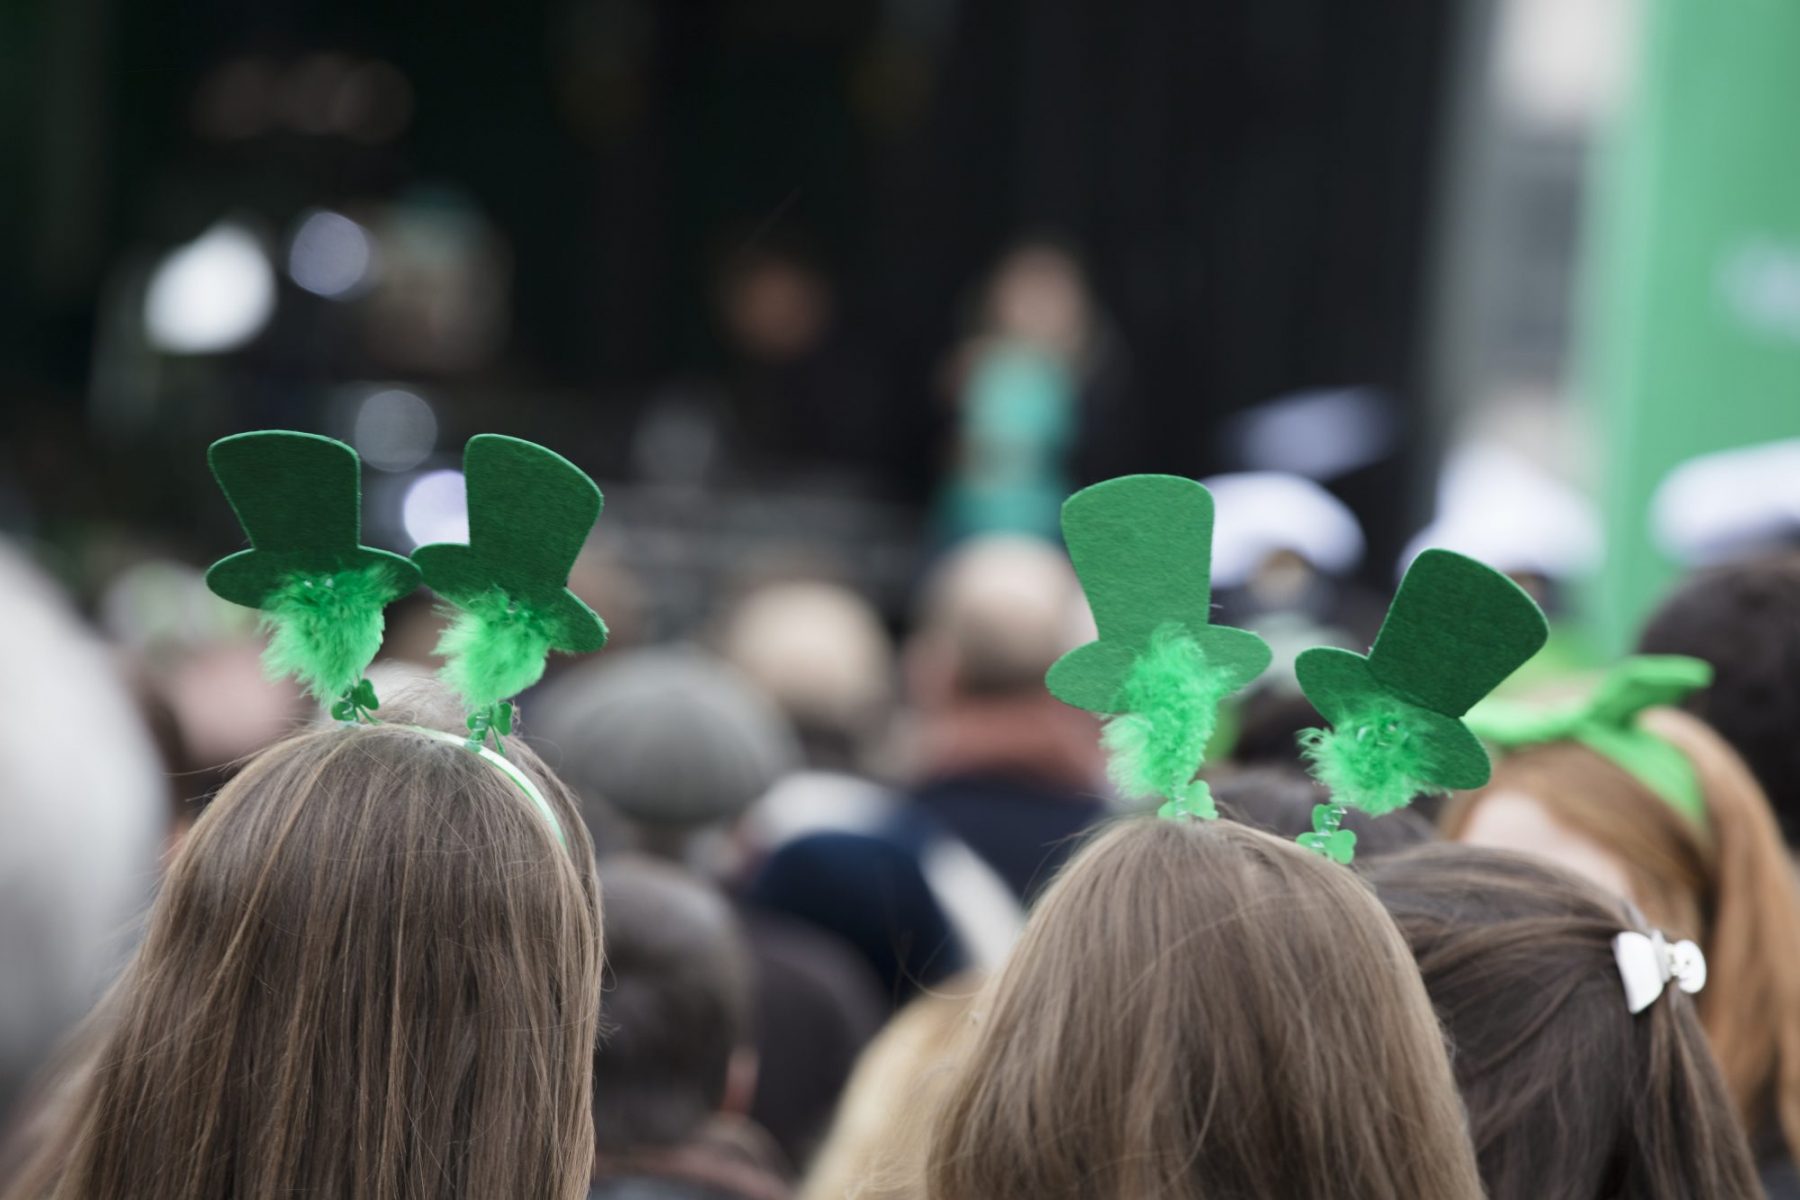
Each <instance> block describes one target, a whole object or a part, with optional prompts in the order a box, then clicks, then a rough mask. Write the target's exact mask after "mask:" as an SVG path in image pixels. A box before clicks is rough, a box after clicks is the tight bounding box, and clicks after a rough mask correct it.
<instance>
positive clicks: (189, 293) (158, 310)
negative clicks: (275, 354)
mask: <svg viewBox="0 0 1800 1200" xmlns="http://www.w3.org/2000/svg"><path fill="white" fill-rule="evenodd" d="M274 311H275V272H274V270H273V268H272V267H271V266H270V265H269V257H268V255H267V254H266V253H264V251H263V247H262V243H261V242H260V241H259V240H258V239H257V237H256V235H255V234H253V233H251V232H250V230H248V229H246V228H245V227H244V226H242V225H240V224H238V223H236V222H233V221H220V222H219V223H218V224H216V225H214V226H213V227H212V228H211V229H208V230H207V231H206V232H205V233H203V234H201V235H200V236H199V237H198V238H196V239H194V240H193V241H192V242H189V243H188V244H187V245H185V246H180V247H177V248H176V249H175V250H173V251H171V252H170V253H169V255H168V257H166V258H164V259H163V261H162V262H161V263H160V264H159V265H158V266H157V268H156V271H155V273H154V274H153V275H152V276H151V277H150V286H149V289H148V291H147V292H146V293H145V296H144V327H145V332H146V333H147V334H148V335H149V338H150V342H151V344H152V345H153V346H155V347H156V348H157V349H159V350H165V351H168V352H169V353H171V354H218V353H222V352H224V351H226V350H235V349H237V348H238V347H239V346H242V345H244V344H245V343H246V342H248V341H250V340H251V339H252V338H254V337H255V336H256V335H257V334H258V333H260V332H262V328H263V326H264V325H266V324H268V321H269V317H270V316H271V315H273V314H274Z"/></svg>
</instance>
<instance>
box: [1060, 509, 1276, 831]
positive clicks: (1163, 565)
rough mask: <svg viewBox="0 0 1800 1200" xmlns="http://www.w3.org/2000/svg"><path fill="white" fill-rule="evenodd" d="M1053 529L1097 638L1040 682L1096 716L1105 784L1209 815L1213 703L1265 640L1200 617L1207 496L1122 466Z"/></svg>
mask: <svg viewBox="0 0 1800 1200" xmlns="http://www.w3.org/2000/svg"><path fill="white" fill-rule="evenodd" d="M1062 527H1063V537H1064V540H1065V541H1066V542H1067V543H1068V547H1069V557H1070V558H1071V560H1072V561H1073V562H1074V564H1075V573H1076V574H1077V575H1078V576H1079V577H1080V579H1081V587H1082V590H1083V591H1084V592H1085V593H1086V595H1087V600H1088V606H1089V607H1090V608H1091V609H1092V610H1093V614H1094V624H1095V626H1096V627H1097V628H1098V630H1099V633H1100V636H1099V639H1098V640H1096V641H1093V642H1089V643H1088V644H1087V645H1085V646H1080V647H1077V648H1076V649H1074V650H1071V651H1070V652H1069V653H1068V654H1066V655H1064V656H1063V657H1062V658H1061V659H1060V660H1059V661H1058V662H1057V663H1056V664H1055V665H1054V666H1053V667H1051V668H1050V672H1049V675H1048V676H1047V677H1046V682H1047V683H1048V685H1049V687H1050V691H1051V692H1052V693H1053V694H1054V695H1055V696H1056V697H1057V699H1059V700H1061V701H1063V702H1064V703H1065V704H1071V705H1073V706H1075V707H1076V708H1083V709H1087V710H1088V711H1089V712H1096V713H1102V714H1105V715H1107V716H1108V718H1109V720H1108V721H1107V723H1106V731H1105V735H1104V737H1105V742H1106V746H1107V750H1108V752H1109V756H1110V768H1111V773H1112V777H1113V780H1114V782H1115V783H1116V784H1117V785H1118V786H1119V787H1120V789H1121V790H1122V791H1124V792H1126V793H1127V794H1129V795H1132V796H1145V795H1156V796H1161V797H1163V799H1164V801H1165V803H1164V804H1163V805H1162V807H1161V809H1159V813H1160V814H1161V815H1163V816H1166V817H1173V816H1195V817H1207V818H1210V817H1214V816H1217V815H1218V814H1217V810H1216V809H1215V807H1214V805H1213V800H1212V794H1211V793H1210V791H1209V790H1208V789H1207V786H1206V783H1205V782H1204V781H1203V780H1199V779H1196V778H1195V775H1196V774H1197V773H1198V772H1199V769H1200V767H1201V765H1202V764H1203V763H1204V762H1205V758H1206V748H1207V743H1208V742H1209V741H1211V739H1212V735H1213V730H1214V728H1215V726H1216V724H1217V720H1218V707H1219V703H1220V701H1222V700H1223V699H1224V698H1225V697H1226V696H1228V695H1230V694H1231V693H1232V692H1234V691H1236V690H1237V689H1239V688H1241V687H1243V686H1244V685H1245V684H1247V683H1249V682H1250V681H1251V680H1253V679H1255V678H1256V677H1257V676H1258V675H1260V674H1261V673H1262V672H1263V670H1264V668H1266V667H1267V666H1268V665H1269V658H1270V654H1269V647H1268V646H1267V645H1265V644H1264V642H1263V640H1262V639H1261V638H1259V637H1257V636H1256V635H1255V634H1253V633H1250V632H1247V631H1246V630H1242V629H1231V628H1228V627H1226V626H1220V625H1214V624H1213V623H1212V527H1213V502H1212V496H1211V494H1210V493H1208V492H1207V490H1206V489H1205V488H1204V487H1202V486H1200V485H1199V484H1198V483H1195V482H1194V481H1193V480H1191V479H1183V478H1180V477H1178V476H1173V475H1127V476H1124V477H1122V478H1119V479H1111V480H1108V481H1106V482H1105V483H1097V484H1095V485H1094V486H1093V487H1090V488H1086V489H1084V490H1082V491H1080V492H1077V493H1076V494H1075V495H1073V496H1071V497H1069V499H1068V501H1067V502H1066V503H1065V504H1064V505H1063V510H1062Z"/></svg>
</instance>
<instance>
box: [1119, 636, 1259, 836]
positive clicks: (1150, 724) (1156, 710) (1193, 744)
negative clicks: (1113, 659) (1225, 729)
mask: <svg viewBox="0 0 1800 1200" xmlns="http://www.w3.org/2000/svg"><path fill="white" fill-rule="evenodd" d="M1230 692H1231V683H1230V680H1229V678H1227V677H1226V676H1225V675H1224V674H1222V673H1221V672H1218V671H1215V670H1213V669H1211V668H1210V667H1209V666H1208V665H1207V662H1206V656H1205V654H1204V653H1202V652H1201V649H1200V647H1199V645H1198V644H1197V643H1196V642H1195V641H1194V639H1193V637H1192V636H1190V635H1189V634H1187V633H1185V632H1183V631H1182V630H1181V628H1180V627H1179V626H1176V625H1167V626H1164V627H1163V628H1161V629H1159V630H1157V631H1156V634H1155V635H1154V636H1153V637H1152V638H1151V639H1150V645H1149V646H1148V647H1147V648H1146V649H1145V650H1144V652H1143V653H1142V654H1140V655H1139V656H1138V659H1137V661H1136V662H1135V663H1133V664H1132V667H1131V673H1130V674H1129V675H1127V676H1126V678H1125V688H1124V692H1123V694H1122V695H1121V696H1120V698H1119V707H1120V709H1121V710H1122V711H1121V712H1120V713H1119V714H1118V715H1117V716H1114V717H1110V718H1108V720H1107V722H1106V729H1105V732H1104V733H1103V734H1102V735H1101V736H1102V741H1103V742H1104V743H1105V745H1106V749H1107V752H1108V755H1109V761H1108V764H1107V769H1108V773H1109V774H1110V775H1111V776H1112V780H1113V783H1114V784H1115V785H1117V786H1118V788H1119V790H1120V791H1121V792H1123V793H1124V794H1125V795H1127V796H1131V797H1138V796H1148V795H1156V796H1162V797H1164V798H1165V799H1167V800H1169V801H1172V802H1173V807H1174V809H1175V810H1176V811H1179V812H1183V813H1189V814H1192V815H1194V816H1202V817H1212V816H1216V815H1217V813H1216V810H1215V809H1214V808H1213V802H1212V794H1211V793H1210V792H1209V791H1208V790H1207V787H1206V784H1205V783H1204V782H1202V781H1200V780H1197V779H1195V778H1194V776H1195V775H1196V774H1197V773H1198V772H1199V770H1200V766H1201V764H1202V763H1204V762H1205V761H1206V748H1207V745H1208V743H1210V742H1211V741H1212V736H1213V730H1214V729H1216V728H1217V727H1218V723H1219V702H1220V701H1222V700H1223V699H1224V698H1225V697H1226V696H1227V695H1228V694H1230ZM1164 807H1165V808H1168V807H1170V806H1167V805H1165V806H1164Z"/></svg>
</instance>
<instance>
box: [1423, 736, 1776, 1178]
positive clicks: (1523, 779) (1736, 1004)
mask: <svg viewBox="0 0 1800 1200" xmlns="http://www.w3.org/2000/svg"><path fill="white" fill-rule="evenodd" d="M1641 721H1642V723H1643V725H1644V727H1645V728H1647V729H1649V730H1651V731H1652V732H1654V733H1656V734H1658V735H1659V736H1661V737H1662V738H1664V739H1665V740H1667V741H1668V742H1669V743H1670V744H1671V745H1673V746H1675V747H1676V749H1678V750H1680V751H1681V752H1682V753H1683V754H1684V755H1685V756H1686V757H1687V759H1688V760H1689V762H1690V763H1691V764H1692V765H1693V768H1694V774H1695V778H1696V779H1697V781H1698V783H1699V785H1700V791H1701V795H1702V798H1703V800H1704V803H1705V820H1704V823H1703V824H1702V823H1699V822H1696V821H1693V820H1691V819H1689V818H1688V817H1685V816H1683V815H1682V814H1681V813H1679V812H1677V811H1676V809H1675V808H1674V807H1673V806H1672V805H1671V804H1670V803H1669V802H1668V801H1666V800H1664V799H1663V798H1662V797H1660V796H1659V795H1658V794H1657V793H1656V792H1654V791H1652V790H1651V789H1650V788H1649V787H1648V786H1646V785H1645V784H1644V783H1642V782H1640V781H1639V780H1638V779H1637V777H1635V776H1634V775H1632V774H1631V773H1630V772H1628V771H1626V770H1625V769H1624V768H1623V767H1621V766H1619V765H1618V764H1616V763H1614V762H1612V761H1611V760H1610V759H1608V758H1606V757H1604V756H1603V755H1601V754H1600V753H1599V752H1597V751H1595V750H1593V749H1590V748H1589V747H1587V746H1586V745H1583V744H1580V743H1577V742H1572V741H1558V742H1547V743H1543V744H1540V745H1534V746H1528V747H1525V748H1523V749H1520V750H1517V751H1514V752H1513V753H1510V754H1507V755H1505V756H1503V757H1502V758H1501V759H1500V761H1499V762H1498V763H1497V764H1496V766H1495V769H1494V777H1493V780H1492V781H1491V782H1490V783H1489V785H1488V786H1487V787H1486V788H1484V789H1483V790H1481V791H1479V792H1474V793H1470V794H1468V795H1465V796H1462V797H1459V798H1458V799H1457V800H1456V801H1455V802H1453V803H1452V804H1451V805H1450V806H1449V807H1448V808H1447V809H1446V810H1445V814H1444V829H1445V833H1446V834H1447V835H1448V836H1450V837H1452V838H1455V839H1457V840H1460V841H1465V842H1469V843H1472V844H1475V845H1485V846H1491V847H1495V848H1498V849H1509V850H1523V851H1527V852H1529V853H1533V854H1536V855H1539V856H1541V857H1546V858H1550V859H1553V860H1555V861H1557V862H1558V863H1559V865H1561V866H1564V867H1566V868H1568V869H1571V870H1573V871H1575V872H1576V873H1577V874H1581V875H1584V876H1586V877H1587V878H1589V879H1591V880H1592V881H1594V882H1596V883H1599V884H1601V885H1602V886H1604V887H1607V888H1609V889H1610V890H1612V891H1614V892H1615V893H1617V894H1621V895H1623V896H1624V897H1625V898H1626V899H1629V900H1631V901H1632V902H1633V903H1635V904H1636V905H1637V906H1638V907H1639V908H1640V909H1642V910H1643V913H1644V915H1645V917H1646V918H1647V919H1648V920H1649V921H1650V923H1651V924H1653V925H1655V926H1657V927H1658V928H1661V929H1663V930H1665V931H1667V932H1668V933H1669V934H1671V935H1673V936H1678V937H1687V938H1693V939H1694V940H1696V941H1697V942H1699V943H1700V945H1701V947H1702V948H1703V949H1704V950H1705V952H1706V957H1707V961H1708V964H1709V967H1710V970H1711V974H1712V978H1713V979H1714V981H1715V983H1714V986H1713V987H1710V988H1708V989H1707V990H1706V991H1705V992H1703V993H1702V994H1701V995H1700V997H1699V1010H1700V1018H1701V1022H1702V1024H1703V1025H1704V1026H1705V1028H1706V1032H1707V1035H1708V1037H1709V1038H1710V1040H1711V1042H1712V1047H1713V1052H1714V1054H1715V1055H1716V1056H1717V1058H1718V1060H1719V1065H1720V1067H1721V1068H1722V1070H1723V1072H1724V1076H1725V1081H1726V1084H1727V1086H1728V1087H1729V1088H1730V1091H1731V1094H1732V1097H1733V1099H1734V1100H1735V1102H1736V1103H1737V1105H1738V1109H1739V1112H1740V1113H1741V1114H1742V1115H1743V1116H1744V1118H1745V1120H1746V1121H1747V1122H1749V1124H1750V1127H1751V1129H1752V1131H1753V1132H1758V1131H1760V1130H1761V1129H1763V1128H1764V1127H1766V1126H1768V1125H1769V1124H1770V1122H1771V1118H1774V1119H1777V1120H1778V1121H1779V1124H1780V1127H1781V1129H1782V1131H1783V1132H1784V1133H1785V1135H1786V1139H1787V1142H1788V1144H1789V1145H1790V1146H1792V1147H1795V1148H1797V1149H1800V891H1797V890H1796V887H1795V882H1794V877H1793V868H1792V865H1791V864H1790V862H1789V861H1788V858H1787V854H1786V852H1785V850H1784V848H1783V845H1782V841H1781V835H1780V832H1779V831H1778V829H1777V828H1776V825H1775V820H1774V817H1773V816H1772V815H1771V813H1770V811H1769V806H1768V802H1767V801H1766V800H1765V799H1764V798H1763V795H1762V792H1761V791H1760V790H1759V789H1758V787H1757V785H1756V781H1755V780H1754V779H1753V778H1752V777H1751V775H1750V773H1749V771H1748V770H1747V769H1746V768H1745V767H1744V765H1743V762H1742V761H1741V760H1740V759H1739V758H1738V757H1737V755H1735V754H1734V753H1733V752H1732V751H1731V749H1730V748H1729V747H1728V746H1727V745H1726V744H1725V743H1724V742H1723V741H1722V740H1720V738H1719V737H1718V735H1717V734H1714V733H1713V732H1712V731H1711V730H1710V729H1708V728H1707V727H1706V726H1705V725H1703V724H1701V723H1700V722H1699V721H1697V720H1695V719H1694V718H1692V717H1689V716H1687V715H1685V714H1683V713H1680V712H1676V711H1673V710H1669V709H1652V710H1650V711H1648V712H1646V713H1645V714H1644V715H1643V716H1642V718H1641ZM1724 981H1729V982H1728V983H1727V982H1724Z"/></svg>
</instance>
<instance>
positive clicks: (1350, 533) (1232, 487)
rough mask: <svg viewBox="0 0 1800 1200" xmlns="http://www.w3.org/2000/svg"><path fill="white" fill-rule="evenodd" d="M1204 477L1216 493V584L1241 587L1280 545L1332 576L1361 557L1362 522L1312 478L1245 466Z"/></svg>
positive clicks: (1344, 569)
mask: <svg viewBox="0 0 1800 1200" xmlns="http://www.w3.org/2000/svg"><path fill="white" fill-rule="evenodd" d="M1201 482H1202V483H1204V484H1205V485H1206V487H1207V490H1208V491H1210V492H1212V497H1213V545H1212V581H1213V586H1214V587H1221V588H1232V587H1241V586H1242V585H1243V584H1245V583H1247V582H1248V581H1249V580H1250V578H1251V576H1253V575H1254V574H1255V573H1256V571H1257V568H1259V567H1260V566H1262V564H1263V563H1264V562H1265V561H1267V559H1268V557H1269V556H1270V555H1271V554H1274V553H1276V552H1278V551H1282V550H1288V551H1292V552H1293V553H1295V554H1298V555H1299V556H1300V557H1301V558H1304V559H1305V560H1306V561H1307V562H1309V563H1311V564H1312V565H1313V566H1314V567H1316V568H1318V569H1319V570H1321V571H1325V572H1327V573H1330V574H1333V575H1341V574H1343V573H1345V572H1347V571H1353V570H1355V569H1356V565H1357V564H1358V563H1360V562H1361V561H1362V556H1363V532H1362V526H1360V525H1358V524H1357V521H1356V518H1355V517H1354V516H1352V515H1351V513H1350V510H1349V509H1348V508H1347V507H1345V505H1344V502H1343V501H1341V500H1339V499H1338V498H1337V497H1336V496H1333V495H1332V494H1331V493H1330V492H1328V491H1326V490H1325V489H1324V488H1322V487H1320V486H1319V485H1318V484H1316V483H1314V482H1313V481H1312V480H1310V479H1304V478H1302V477H1300V476H1298V475H1289V474H1284V473H1282V472H1279V471H1243V472H1239V473H1237V474H1233V475H1215V476H1213V477H1212V478H1211V479H1204V480H1201Z"/></svg>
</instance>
